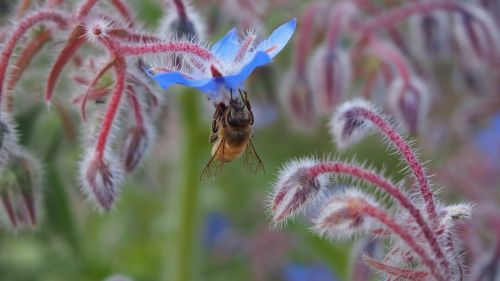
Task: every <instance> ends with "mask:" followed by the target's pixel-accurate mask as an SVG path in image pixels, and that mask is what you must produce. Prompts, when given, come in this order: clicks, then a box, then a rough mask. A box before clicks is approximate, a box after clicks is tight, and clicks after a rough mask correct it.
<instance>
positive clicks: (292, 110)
mask: <svg viewBox="0 0 500 281" xmlns="http://www.w3.org/2000/svg"><path fill="white" fill-rule="evenodd" d="M280 98H281V102H282V104H283V106H284V108H285V110H286V113H287V114H288V116H290V118H291V119H292V120H291V122H290V123H291V124H292V126H294V127H296V128H297V129H302V128H311V127H312V125H314V124H315V123H316V113H315V108H314V101H313V95H312V92H311V87H310V85H309V83H308V81H307V79H306V77H304V76H302V75H299V74H296V73H295V71H291V72H288V73H287V74H286V75H285V77H284V81H283V83H282V86H281V91H280Z"/></svg>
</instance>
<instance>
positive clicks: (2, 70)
mask: <svg viewBox="0 0 500 281" xmlns="http://www.w3.org/2000/svg"><path fill="white" fill-rule="evenodd" d="M42 22H55V23H57V24H58V25H59V26H64V25H65V24H66V17H65V16H64V15H62V14H60V13H58V12H54V11H39V12H36V13H35V14H32V15H31V16H28V17H26V18H24V19H23V20H22V21H21V22H19V24H17V27H16V29H14V31H13V32H12V34H11V35H10V37H9V38H8V39H7V41H6V42H5V46H4V48H3V51H2V54H1V55H0V108H1V104H2V103H1V102H2V93H3V91H2V89H3V84H4V80H5V74H6V72H7V66H8V64H9V59H10V58H11V56H12V53H13V52H14V48H15V47H16V45H17V42H19V40H20V39H21V37H22V36H23V35H24V34H25V33H26V31H28V30H29V29H30V28H32V27H33V26H34V25H36V24H39V23H42Z"/></svg>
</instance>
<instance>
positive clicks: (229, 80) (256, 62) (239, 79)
mask: <svg viewBox="0 0 500 281" xmlns="http://www.w3.org/2000/svg"><path fill="white" fill-rule="evenodd" d="M270 62H271V58H270V57H269V56H268V55H267V54H266V53H265V52H257V53H256V54H255V56H254V57H253V58H252V59H251V60H250V61H249V62H248V63H247V64H246V65H245V66H244V67H243V68H241V70H240V72H239V73H237V74H234V75H229V76H224V77H223V78H224V82H225V84H226V87H228V88H232V89H237V88H239V87H240V86H241V84H242V83H243V81H245V79H247V77H248V76H249V75H250V74H251V73H252V71H253V70H254V69H255V68H257V67H259V66H263V65H266V64H268V63H270Z"/></svg>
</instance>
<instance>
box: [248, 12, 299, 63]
mask: <svg viewBox="0 0 500 281" xmlns="http://www.w3.org/2000/svg"><path fill="white" fill-rule="evenodd" d="M296 26H297V19H295V18H294V19H291V20H290V21H288V22H287V23H285V24H283V25H281V26H280V27H278V28H276V30H274V32H273V33H272V34H271V35H270V36H269V37H268V38H267V39H266V40H264V41H262V42H260V44H259V45H258V46H257V50H258V51H263V52H266V53H267V54H268V55H269V57H270V58H274V56H276V55H277V54H278V53H279V52H280V51H281V50H283V48H284V47H285V45H286V43H288V41H289V40H290V38H292V35H293V32H294V31H295V27H296Z"/></svg>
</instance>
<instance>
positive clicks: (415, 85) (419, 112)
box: [388, 77, 430, 134]
mask: <svg viewBox="0 0 500 281" xmlns="http://www.w3.org/2000/svg"><path fill="white" fill-rule="evenodd" d="M388 97H389V99H388V103H389V106H390V108H391V111H392V112H393V113H394V115H395V116H396V118H397V119H399V120H400V121H401V123H403V124H405V127H406V129H407V130H408V131H409V132H410V133H412V134H415V133H417V132H419V131H420V130H421V129H422V127H423V125H424V121H425V120H426V118H427V112H428V111H429V99H430V95H429V90H428V88H427V87H426V85H425V84H424V82H423V81H422V80H420V79H419V78H417V77H412V78H411V80H410V81H409V84H407V85H405V83H404V81H403V80H402V79H394V80H393V81H392V82H391V85H390V86H389V92H388Z"/></svg>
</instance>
